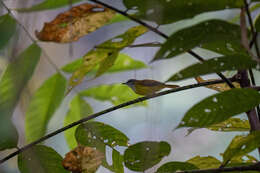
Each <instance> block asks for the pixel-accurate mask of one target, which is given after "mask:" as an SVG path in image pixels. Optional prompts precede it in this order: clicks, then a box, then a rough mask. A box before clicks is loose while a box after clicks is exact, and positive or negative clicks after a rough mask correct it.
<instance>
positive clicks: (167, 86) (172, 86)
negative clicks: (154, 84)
mask: <svg viewBox="0 0 260 173" xmlns="http://www.w3.org/2000/svg"><path fill="white" fill-rule="evenodd" d="M164 86H165V88H178V87H180V86H179V85H167V84H165V85H164Z"/></svg>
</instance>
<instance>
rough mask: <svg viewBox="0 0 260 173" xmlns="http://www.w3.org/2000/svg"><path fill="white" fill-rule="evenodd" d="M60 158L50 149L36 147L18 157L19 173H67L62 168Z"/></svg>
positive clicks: (42, 146) (41, 146)
mask: <svg viewBox="0 0 260 173" xmlns="http://www.w3.org/2000/svg"><path fill="white" fill-rule="evenodd" d="M61 163H62V157H61V156H60V155H59V154H58V153H57V152H56V151H55V150H53V149H52V148H50V147H47V146H44V145H36V146H33V147H32V148H30V149H28V150H26V151H24V152H22V153H21V154H19V155H18V167H19V170H20V171H21V173H35V172H37V173H51V172H53V173H54V172H55V173H68V171H66V170H65V169H64V168H63V167H62V164H61Z"/></svg>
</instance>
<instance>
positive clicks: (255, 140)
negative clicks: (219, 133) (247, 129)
mask: <svg viewBox="0 0 260 173" xmlns="http://www.w3.org/2000/svg"><path fill="white" fill-rule="evenodd" d="M258 147H260V132H259V131H253V132H251V133H250V134H249V135H246V136H244V135H239V136H236V137H235V138H233V140H232V141H231V143H230V144H229V146H228V148H227V149H226V151H225V152H224V154H223V164H226V163H227V162H228V161H229V160H230V159H232V158H233V157H237V156H243V155H246V154H247V153H249V152H251V151H253V150H255V149H256V148H258Z"/></svg>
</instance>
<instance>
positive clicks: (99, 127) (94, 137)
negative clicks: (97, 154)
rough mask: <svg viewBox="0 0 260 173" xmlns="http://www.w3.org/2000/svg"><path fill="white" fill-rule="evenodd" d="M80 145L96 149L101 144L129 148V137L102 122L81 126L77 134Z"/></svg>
mask: <svg viewBox="0 0 260 173" xmlns="http://www.w3.org/2000/svg"><path fill="white" fill-rule="evenodd" d="M75 137H76V140H77V142H78V143H79V144H82V145H86V146H90V147H96V145H98V144H99V143H102V144H104V145H108V146H110V147H112V148H113V147H115V146H127V145H128V140H129V139H128V137H127V136H126V135H125V134H124V133H122V132H121V131H119V130H117V129H115V128H113V127H112V126H109V125H107V124H104V123H101V122H88V123H85V124H82V125H80V126H79V127H78V128H77V130H76V133H75Z"/></svg>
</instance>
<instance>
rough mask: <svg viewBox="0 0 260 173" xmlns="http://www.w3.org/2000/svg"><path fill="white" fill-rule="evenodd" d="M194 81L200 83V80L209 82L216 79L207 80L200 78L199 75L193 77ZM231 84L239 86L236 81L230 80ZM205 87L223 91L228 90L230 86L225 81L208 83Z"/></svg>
mask: <svg viewBox="0 0 260 173" xmlns="http://www.w3.org/2000/svg"><path fill="white" fill-rule="evenodd" d="M195 79H196V81H197V82H198V83H202V82H209V81H214V80H216V79H209V80H204V79H202V78H201V77H199V76H198V77H196V78H195ZM232 84H233V85H234V86H235V87H236V88H240V84H239V83H237V82H232ZM205 87H206V88H209V89H213V90H215V91H219V92H223V91H227V90H230V87H229V86H228V85H227V84H226V83H219V84H213V85H208V86H205Z"/></svg>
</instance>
